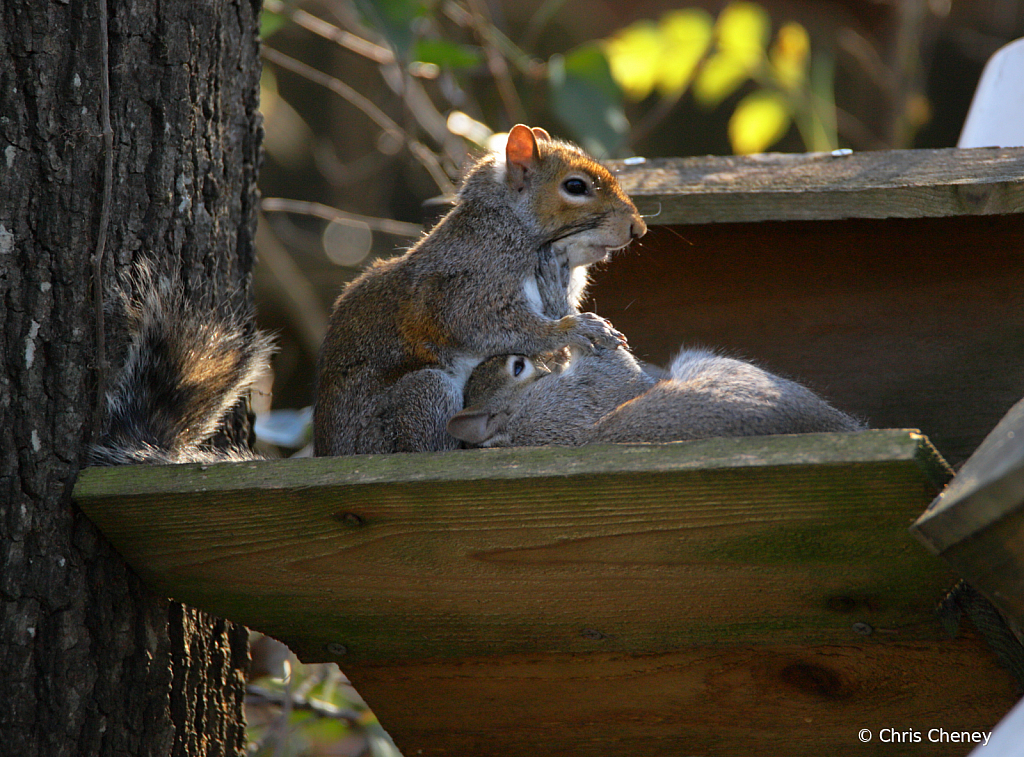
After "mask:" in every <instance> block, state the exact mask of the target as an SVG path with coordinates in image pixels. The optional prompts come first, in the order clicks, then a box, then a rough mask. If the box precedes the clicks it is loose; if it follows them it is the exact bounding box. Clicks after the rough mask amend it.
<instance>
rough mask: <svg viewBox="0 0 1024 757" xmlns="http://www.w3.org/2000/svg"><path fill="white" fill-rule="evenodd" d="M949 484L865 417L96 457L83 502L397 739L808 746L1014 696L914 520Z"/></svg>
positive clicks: (155, 564) (185, 590) (994, 711)
mask: <svg viewBox="0 0 1024 757" xmlns="http://www.w3.org/2000/svg"><path fill="white" fill-rule="evenodd" d="M947 477H948V469H946V468H945V466H944V464H943V463H942V461H941V459H939V458H938V457H937V455H936V454H935V452H934V450H933V449H932V448H931V447H930V445H929V444H928V442H927V440H926V439H924V438H923V437H921V436H920V435H919V434H917V433H915V432H911V431H869V432H863V433H860V434H822V435H806V436H782V437H764V438H747V439H719V440H709V441H705V442H682V443H677V444H670V445H635V446H634V445H629V446H607V447H594V448H590V449H584V450H564V449H531V450H476V451H467V452H461V453H451V454H447V455H395V456H365V457H363V456H359V457H351V458H336V459H312V460H292V461H277V462H264V463H243V464H223V465H215V466H209V467H206V468H201V467H199V466H171V467H151V468H147V467H132V468H105V469H90V470H87V471H85V472H84V473H83V475H82V478H81V480H80V482H79V484H78V486H77V487H76V489H75V498H76V500H77V501H78V502H79V504H80V505H81V507H82V508H83V509H84V510H85V512H86V513H87V514H88V515H89V517H90V518H92V519H93V520H94V521H95V522H96V523H97V524H98V525H99V527H100V528H101V530H103V532H104V533H105V534H106V535H107V536H108V537H109V538H110V539H111V540H112V541H113V543H114V545H115V546H116V547H117V548H118V549H119V550H120V551H121V552H122V554H124V556H125V557H126V558H127V559H128V561H129V562H130V563H131V564H132V566H133V567H134V568H135V569H136V570H137V571H138V572H139V573H140V575H142V577H143V578H144V579H145V580H146V581H147V583H149V584H150V585H151V586H153V588H154V589H156V590H158V591H162V592H164V593H166V594H168V595H170V596H173V597H175V598H177V599H180V600H183V601H186V602H188V603H190V604H193V605H196V606H198V607H201V608H203V609H205V610H209V611H210V612H213V613H215V614H218V615H222V616H225V617H229V618H232V619H234V620H238V621H242V622H244V623H246V624H247V625H250V626H251V627H253V628H256V629H258V630H261V631H264V632H266V633H269V634H271V635H273V636H276V637H278V638H280V639H281V640H282V641H284V642H286V643H287V644H288V645H289V646H291V647H292V648H293V649H295V650H296V651H297V652H298V653H299V654H300V655H301V656H302V657H303V658H304V659H307V660H334V661H337V662H338V663H339V664H340V665H341V666H342V668H343V670H345V672H346V673H347V674H348V675H349V676H350V677H351V679H352V680H353V683H354V684H355V685H356V687H357V688H358V689H359V691H360V692H361V693H362V694H363V695H364V696H365V697H366V698H367V700H368V701H369V703H370V705H371V706H372V707H373V708H374V709H375V711H376V712H377V713H378V715H379V716H380V718H381V721H382V722H383V723H384V725H385V727H386V728H387V729H388V730H389V731H390V732H391V733H392V735H393V736H394V737H395V739H396V741H397V743H398V744H399V746H400V747H401V748H402V749H403V750H404V751H405V753H406V754H420V753H422V754H438V755H449V754H450V755H477V754H479V755H484V754H494V753H496V751H495V749H496V745H500V749H499V751H500V753H501V754H509V755H527V754H530V755H532V754H537V753H552V754H562V753H564V754H574V755H595V756H596V755H607V754H611V753H614V754H629V755H663V754H674V753H701V754H722V755H725V754H736V753H742V752H743V751H746V750H756V751H758V752H759V753H769V752H765V751H764V750H765V748H768V747H772V746H773V745H777V746H779V747H780V748H781V746H782V745H786V748H785V753H786V754H820V753H821V752H823V751H825V750H830V749H831V750H835V749H839V750H845V749H848V748H853V747H852V746H851V745H853V744H855V743H857V742H856V738H857V737H856V733H857V731H858V730H859V729H860V728H875V729H877V728H881V727H884V726H887V725H890V724H892V723H893V722H905V723H917V722H922V721H923V720H927V719H936V718H939V719H941V721H942V722H943V723H947V724H949V725H950V726H952V727H956V728H965V729H968V728H969V729H975V730H976V729H978V728H982V727H985V728H988V727H990V726H991V725H993V724H994V723H995V722H996V721H998V719H999V718H1000V717H1001V716H1002V714H1003V713H1004V712H1005V711H1006V710H1008V709H1009V707H1010V705H1011V704H1012V702H1013V699H1014V696H1013V694H1014V687H1013V684H1012V682H1011V680H1010V679H1009V677H1008V675H1007V674H1005V673H1004V672H1003V671H1001V670H1000V669H998V667H997V666H996V664H995V662H994V660H993V658H992V656H991V654H990V653H989V651H988V650H987V649H986V648H985V646H984V644H983V643H981V642H980V640H979V639H977V638H975V637H974V636H972V635H970V634H969V633H968V634H966V635H963V636H961V637H960V638H957V639H952V640H951V639H949V638H948V637H946V635H945V634H944V633H943V631H942V630H941V627H940V625H939V623H938V621H937V620H936V618H935V617H934V615H933V608H934V606H935V604H936V603H937V601H938V600H939V599H940V598H941V596H942V595H943V592H944V591H945V590H946V589H947V588H949V587H950V586H951V585H952V584H953V582H954V581H955V576H954V575H953V574H952V573H951V571H949V570H948V569H947V568H946V567H944V565H943V564H942V563H941V562H939V561H937V560H935V559H934V558H933V557H932V556H931V555H930V554H928V552H927V551H926V550H924V549H921V548H920V546H919V545H917V544H916V543H914V540H913V539H912V538H911V537H910V535H909V534H908V532H907V528H908V526H909V525H910V524H911V522H912V521H913V520H914V518H915V517H916V516H917V515H918V514H919V513H920V512H921V510H922V509H923V508H924V507H925V505H926V504H927V503H928V502H929V501H930V500H931V499H932V498H933V497H934V496H935V494H936V493H937V491H938V489H939V487H940V486H941V484H942V483H943V482H944V481H945V479H946V478H947ZM897 713H898V715H897ZM894 718H895V719H896V721H894ZM931 746H934V745H931ZM681 750H689V751H681ZM959 753H960V752H958V751H957V750H955V749H946V750H943V749H942V748H940V749H938V750H935V751H930V752H928V754H959Z"/></svg>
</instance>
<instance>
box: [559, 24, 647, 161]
mask: <svg viewBox="0 0 1024 757" xmlns="http://www.w3.org/2000/svg"><path fill="white" fill-rule="evenodd" d="M548 91H549V93H550V95H551V104H552V107H553V109H554V111H555V115H557V116H558V119H559V120H560V121H561V122H562V123H563V124H564V125H565V127H566V129H567V130H568V131H569V132H570V133H571V134H572V136H573V137H574V138H575V139H576V140H577V141H578V142H579V143H580V144H581V145H582V146H583V147H584V149H586V150H587V151H589V152H591V153H593V154H594V155H596V156H597V157H606V156H609V155H613V154H614V153H615V152H616V151H617V150H618V149H619V146H620V145H621V144H622V141H623V138H624V136H625V134H626V132H627V131H628V129H629V122H628V121H627V120H626V114H625V112H624V111H623V107H622V90H621V89H619V86H618V84H616V83H615V80H614V79H613V78H612V73H611V68H610V67H609V65H608V59H607V58H605V55H604V52H603V51H602V50H601V48H600V47H599V46H598V44H597V43H594V42H591V43H588V44H585V45H582V46H580V47H577V48H576V49H575V50H572V51H571V52H569V53H568V54H567V55H565V56H564V57H563V56H561V55H553V56H551V59H550V60H549V61H548Z"/></svg>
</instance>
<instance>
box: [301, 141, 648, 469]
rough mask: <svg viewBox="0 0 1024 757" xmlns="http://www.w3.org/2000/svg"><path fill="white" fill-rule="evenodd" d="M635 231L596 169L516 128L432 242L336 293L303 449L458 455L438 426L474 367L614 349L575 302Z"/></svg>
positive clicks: (633, 214)
mask: <svg viewBox="0 0 1024 757" xmlns="http://www.w3.org/2000/svg"><path fill="white" fill-rule="evenodd" d="M646 231H647V227H646V225H645V223H644V221H643V219H642V218H641V217H640V214H639V213H638V212H637V209H636V207H635V206H634V205H633V203H632V202H631V201H630V199H629V198H628V197H627V196H626V195H625V193H624V192H623V191H622V189H621V188H620V186H619V183H618V181H617V180H616V179H615V177H614V176H612V174H611V173H610V172H609V171H608V170H607V169H606V168H604V167H603V166H602V165H601V164H600V163H598V162H597V161H595V160H594V159H593V158H591V157H590V156H589V155H587V154H586V153H585V152H583V151H582V150H581V149H580V148H578V147H576V146H575V145H572V144H570V143H568V142H563V141H560V140H556V139H553V138H551V137H550V135H548V133H547V132H546V131H544V130H543V129H538V128H534V129H531V128H529V127H527V126H524V125H522V124H519V125H517V126H515V127H513V128H512V130H511V131H510V132H509V135H508V141H507V143H506V146H505V150H504V152H503V153H492V154H489V155H487V156H485V157H483V158H481V159H480V160H479V161H477V162H476V163H475V164H474V165H473V167H472V168H471V169H470V170H469V171H468V173H467V175H466V177H465V180H464V181H463V184H462V187H461V189H460V191H459V194H458V197H457V200H456V204H455V206H454V207H453V208H452V209H451V210H450V211H449V212H448V213H447V215H445V217H444V218H442V219H441V221H440V222H438V224H437V225H436V226H435V227H434V228H433V229H432V230H431V231H430V233H429V234H427V235H426V236H425V237H423V238H422V239H420V240H419V241H418V242H417V243H416V244H415V245H413V246H412V248H410V249H409V250H408V251H407V252H405V253H404V254H402V255H399V256H397V257H393V258H390V259H388V260H385V261H378V262H377V263H375V264H374V265H372V266H371V267H370V268H368V269H367V270H366V271H364V272H363V273H362V274H361V275H360V276H359V277H357V278H356V279H355V280H354V281H352V282H351V283H349V284H348V285H347V286H346V288H345V289H344V290H343V291H342V293H341V295H340V296H339V297H338V299H337V301H336V302H335V304H334V308H333V310H332V312H331V316H330V320H329V323H328V327H327V334H326V336H325V338H324V342H323V345H322V347H321V349H320V355H319V358H318V361H317V369H316V391H315V395H316V399H315V402H314V411H313V437H314V453H315V454H316V455H344V454H358V453H390V452H416V451H440V450H450V449H457V448H458V447H459V446H460V444H459V441H458V440H457V439H455V438H454V437H452V436H450V435H449V434H448V433H447V432H446V430H445V429H446V424H447V421H448V419H449V418H451V417H452V416H453V415H454V414H455V413H456V412H457V411H459V410H460V409H461V408H462V404H463V399H462V398H463V389H464V386H465V382H466V380H467V379H468V377H469V375H470V373H471V372H472V370H473V369H474V368H475V367H476V366H477V365H478V364H479V363H480V362H482V361H484V360H486V359H487V358H489V357H491V356H493V355H499V354H501V355H503V354H511V353H522V354H528V355H534V354H540V353H544V352H553V351H556V350H559V349H562V348H563V347H566V346H571V347H573V348H575V349H576V350H578V351H579V352H580V353H581V354H589V353H593V352H596V351H602V350H612V349H616V348H617V347H619V346H620V345H622V344H624V342H625V339H624V338H623V337H622V335H621V334H619V332H617V331H615V329H614V328H613V327H612V326H611V324H610V323H609V322H608V321H606V320H605V319H603V318H601V317H600V316H597V315H595V314H593V313H580V312H579V302H580V299H581V298H582V296H583V291H584V289H585V287H586V285H587V274H586V270H587V266H589V265H591V264H592V263H596V262H598V261H601V260H605V259H606V258H607V257H608V256H609V254H610V253H611V252H612V251H614V250H618V249H620V248H623V247H625V246H626V245H628V244H629V243H630V242H631V241H633V240H634V239H636V238H639V237H641V236H642V235H643V234H644V233H645V232H646Z"/></svg>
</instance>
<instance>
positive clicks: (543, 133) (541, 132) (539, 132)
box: [530, 126, 551, 139]
mask: <svg viewBox="0 0 1024 757" xmlns="http://www.w3.org/2000/svg"><path fill="white" fill-rule="evenodd" d="M530 131H532V132H533V136H535V137H536V138H537V139H551V135H550V134H548V132H547V130H546V129H542V128H540V127H539V126H533V127H530Z"/></svg>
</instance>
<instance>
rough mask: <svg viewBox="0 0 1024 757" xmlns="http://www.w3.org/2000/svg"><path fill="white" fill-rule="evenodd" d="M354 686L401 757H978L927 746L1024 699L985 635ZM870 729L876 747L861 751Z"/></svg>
mask: <svg viewBox="0 0 1024 757" xmlns="http://www.w3.org/2000/svg"><path fill="white" fill-rule="evenodd" d="M343 664H344V663H343ZM346 672H347V674H348V675H349V676H350V677H351V678H352V679H353V682H354V683H355V685H356V686H357V687H358V688H359V690H360V692H361V693H362V694H363V695H364V696H365V697H367V698H368V701H369V702H370V703H371V705H372V706H373V707H374V709H375V712H376V713H377V715H378V716H379V717H380V718H381V722H382V723H383V724H384V725H385V727H386V728H388V730H389V732H390V733H391V734H392V736H394V737H395V738H396V740H397V743H398V745H399V747H400V748H401V749H403V750H404V752H405V753H406V754H417V755H420V754H421V755H428V756H431V757H447V756H449V755H450V756H451V757H456V756H458V757H466V756H473V755H480V756H481V757H483V756H484V755H494V754H501V755H511V756H513V757H532V756H533V755H539V754H544V755H548V754H551V755H556V754H557V755H562V754H564V755H574V756H578V757H607V755H629V756H630V757H638V756H640V757H645V756H650V757H664V755H702V756H706V757H716V756H721V757H735V755H742V754H750V755H787V756H790V755H792V756H799V755H807V757H812V756H813V757H820V755H823V754H836V755H847V754H866V755H879V756H883V755H928V757H935V756H937V755H950V756H953V755H956V756H957V757H962V755H964V754H965V753H966V752H967V751H968V749H969V748H965V747H964V745H963V744H953V743H948V742H947V743H933V742H930V741H929V740H928V735H927V734H928V731H929V730H930V729H932V728H945V729H946V730H947V731H951V730H956V731H962V730H965V731H979V730H983V731H991V730H992V728H993V726H994V725H995V724H996V723H997V722H998V720H999V718H1000V717H1002V715H1003V714H1004V713H1005V712H1006V711H1007V710H1009V709H1010V707H1012V706H1013V703H1014V701H1015V699H1016V696H1015V686H1014V684H1013V682H1012V680H1011V679H1010V677H1009V675H1008V674H1007V673H1005V672H1004V671H1002V670H1000V669H999V668H998V667H996V665H995V663H994V662H993V660H992V658H991V655H989V654H988V653H987V651H986V650H985V648H984V645H983V643H982V642H980V640H979V639H978V638H976V637H974V636H973V635H971V634H970V633H967V634H965V635H964V636H962V637H961V638H958V639H955V640H946V641H940V642H933V643H906V642H900V641H898V640H896V639H895V638H893V637H882V636H878V635H876V636H873V637H869V638H866V639H859V640H857V641H853V642H851V643H846V644H829V645H817V646H804V645H786V644H778V645H773V644H770V643H766V644H758V645H700V646H684V647H680V648H678V649H675V650H671V651H668V652H665V653H662V654H623V653H609V652H593V653H590V654H587V655H575V656H572V657H567V656H556V655H540V654H532V655H531V654H520V655H515V656H506V657H501V658H497V659H495V658H470V659H463V660H459V661H426V662H412V663H406V664H398V665H389V666H367V667H362V666H356V667H353V668H346ZM865 728H866V729H869V730H870V731H871V735H872V738H871V741H870V742H868V743H862V742H861V741H860V739H859V736H858V733H859V731H860V730H861V729H865ZM885 728H888V729H896V730H897V731H899V732H906V731H908V730H916V731H918V732H920V733H921V741H920V742H919V743H891V742H890V743H886V742H883V741H881V738H883V734H881V731H882V729H885ZM888 738H890V739H891V738H892V737H891V736H888Z"/></svg>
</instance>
